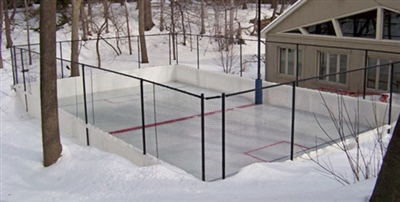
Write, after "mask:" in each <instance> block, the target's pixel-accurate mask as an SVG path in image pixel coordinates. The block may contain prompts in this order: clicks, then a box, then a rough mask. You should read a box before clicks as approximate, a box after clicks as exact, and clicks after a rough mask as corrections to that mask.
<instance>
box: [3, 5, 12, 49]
mask: <svg viewBox="0 0 400 202" xmlns="http://www.w3.org/2000/svg"><path fill="white" fill-rule="evenodd" d="M4 22H5V24H6V48H11V47H12V46H13V41H12V39H11V23H10V16H9V15H8V9H7V7H6V8H4Z"/></svg>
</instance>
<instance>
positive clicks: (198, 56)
mask: <svg viewBox="0 0 400 202" xmlns="http://www.w3.org/2000/svg"><path fill="white" fill-rule="evenodd" d="M196 40H197V69H200V53H199V35H196Z"/></svg>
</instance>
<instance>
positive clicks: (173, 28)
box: [170, 0, 176, 60]
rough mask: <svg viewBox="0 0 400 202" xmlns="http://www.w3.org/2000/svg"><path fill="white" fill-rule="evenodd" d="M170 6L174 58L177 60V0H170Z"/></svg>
mask: <svg viewBox="0 0 400 202" xmlns="http://www.w3.org/2000/svg"><path fill="white" fill-rule="evenodd" d="M170 6H171V27H172V30H171V31H172V59H173V60H176V50H175V49H176V48H175V40H176V39H175V17H174V13H175V8H174V7H175V0H170Z"/></svg>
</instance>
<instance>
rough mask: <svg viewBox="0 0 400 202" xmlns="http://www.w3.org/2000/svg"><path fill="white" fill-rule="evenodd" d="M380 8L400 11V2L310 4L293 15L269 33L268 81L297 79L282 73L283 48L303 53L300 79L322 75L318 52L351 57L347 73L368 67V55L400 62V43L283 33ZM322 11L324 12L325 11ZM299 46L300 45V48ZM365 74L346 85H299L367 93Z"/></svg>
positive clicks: (318, 82)
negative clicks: (280, 50) (280, 65)
mask: <svg viewBox="0 0 400 202" xmlns="http://www.w3.org/2000/svg"><path fill="white" fill-rule="evenodd" d="M378 6H384V8H390V9H392V10H397V11H399V12H400V3H399V1H382V0H381V1H377V2H376V1H372V0H371V1H365V0H363V1H360V0H347V1H345V0H343V1H333V0H332V1H317V0H312V1H307V2H305V3H303V4H301V5H300V6H299V7H298V8H296V9H297V10H295V11H293V12H291V14H290V15H289V16H286V17H285V18H284V19H283V20H281V21H280V22H279V23H278V24H276V25H274V26H273V27H272V28H270V29H269V30H267V31H266V33H265V34H266V35H265V36H266V58H267V60H266V74H265V79H266V80H268V81H273V82H279V83H281V82H289V81H293V80H294V79H296V77H295V76H288V75H282V74H279V48H280V47H285V48H292V49H296V47H297V46H298V48H299V49H300V50H302V54H303V58H302V62H303V68H302V69H303V71H302V72H301V76H299V79H304V78H309V77H315V76H318V73H319V72H318V71H319V70H318V61H319V59H318V52H320V51H323V52H330V53H340V54H346V55H347V70H352V69H359V68H363V67H365V60H366V54H368V56H375V55H376V56H379V57H383V58H391V59H392V60H395V61H396V60H397V61H400V41H399V40H397V41H396V40H391V41H389V40H375V39H364V38H350V37H336V36H321V35H302V34H289V33H281V31H287V30H290V29H293V28H296V27H302V26H304V25H309V24H315V23H319V22H323V21H326V20H330V19H331V18H334V17H340V16H344V15H352V14H354V13H358V12H362V11H367V10H371V9H376V8H377V7H378ZM316 11H318V12H316ZM321 11H322V12H321ZM310 13H312V14H311V15H310ZM296 44H297V45H296ZM363 80H364V72H363V71H358V72H355V73H349V74H348V75H347V78H346V84H344V85H343V84H338V83H332V82H327V81H322V80H319V79H314V80H310V81H306V82H301V83H299V86H302V87H308V88H314V89H318V88H328V89H330V88H331V89H336V90H344V91H348V92H361V91H362V90H363V82H362V81H363Z"/></svg>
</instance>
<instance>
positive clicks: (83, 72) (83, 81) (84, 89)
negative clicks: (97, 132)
mask: <svg viewBox="0 0 400 202" xmlns="http://www.w3.org/2000/svg"><path fill="white" fill-rule="evenodd" d="M85 77H86V76H85V65H84V64H82V86H83V106H84V109H85V124H86V125H85V127H86V144H87V146H89V145H90V142H89V129H88V127H87V124H88V111H87V103H86V101H87V98H86V81H85Z"/></svg>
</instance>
